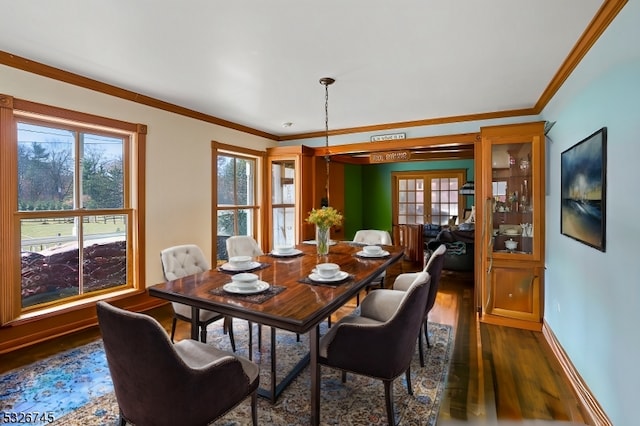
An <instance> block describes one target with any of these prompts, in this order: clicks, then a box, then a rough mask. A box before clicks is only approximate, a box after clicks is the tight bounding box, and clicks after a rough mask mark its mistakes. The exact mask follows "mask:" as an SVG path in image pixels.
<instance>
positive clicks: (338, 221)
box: [307, 207, 342, 228]
mask: <svg viewBox="0 0 640 426" xmlns="http://www.w3.org/2000/svg"><path fill="white" fill-rule="evenodd" d="M307 222H308V223H313V224H314V225H316V226H317V227H319V228H331V227H332V226H336V225H342V215H341V214H340V213H338V211H337V210H336V209H334V208H333V207H323V208H321V209H313V210H311V212H310V213H309V217H308V218H307Z"/></svg>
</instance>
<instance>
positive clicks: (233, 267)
mask: <svg viewBox="0 0 640 426" xmlns="http://www.w3.org/2000/svg"><path fill="white" fill-rule="evenodd" d="M268 266H269V264H268V263H262V262H257V261H255V260H253V258H252V257H251V256H231V257H230V258H229V261H228V262H226V263H223V264H222V265H220V266H218V271H220V272H226V273H228V274H239V273H242V272H253V271H257V270H259V269H264V268H266V267H268Z"/></svg>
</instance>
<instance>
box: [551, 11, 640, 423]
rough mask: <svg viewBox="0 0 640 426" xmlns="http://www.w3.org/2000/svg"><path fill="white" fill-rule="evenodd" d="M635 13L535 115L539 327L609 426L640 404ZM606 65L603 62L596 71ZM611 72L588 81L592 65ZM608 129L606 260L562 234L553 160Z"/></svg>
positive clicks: (631, 418)
mask: <svg viewBox="0 0 640 426" xmlns="http://www.w3.org/2000/svg"><path fill="white" fill-rule="evenodd" d="M639 28H640V4H639V2H638V1H635V2H633V1H632V2H629V3H628V4H627V5H626V6H625V8H624V9H623V10H622V12H621V14H620V15H619V16H618V17H617V18H616V20H615V21H614V22H613V23H612V25H611V26H610V27H609V28H608V29H607V31H606V32H605V33H604V34H603V36H602V37H601V38H600V40H599V41H598V42H597V44H596V45H595V46H594V47H593V48H592V50H591V51H590V52H589V54H588V56H587V57H586V58H585V59H584V60H583V61H582V63H581V64H580V66H579V68H578V69H576V71H575V72H574V73H573V75H572V76H571V77H570V79H569V81H567V83H566V84H565V85H564V86H563V88H562V89H561V90H560V91H559V92H558V94H557V95H556V96H555V97H554V99H553V100H552V102H550V103H549V105H548V106H547V107H546V108H545V110H544V111H543V114H542V115H543V118H544V119H546V120H549V121H556V124H555V126H554V127H553V128H552V129H551V131H550V132H549V134H548V140H547V149H548V170H549V172H548V179H549V182H548V188H549V190H548V195H547V200H546V205H547V212H546V213H547V214H546V253H547V261H546V263H547V271H546V274H545V280H546V283H545V320H546V322H547V323H548V324H549V326H550V328H551V330H552V331H553V333H554V334H555V335H556V337H557V338H558V340H559V342H560V344H561V345H562V347H563V348H564V350H565V351H566V352H567V354H568V355H569V357H570V359H571V361H572V363H573V364H574V366H575V367H576V368H577V370H578V371H579V373H580V375H581V376H582V378H583V379H584V381H585V382H586V384H587V386H588V387H589V389H590V390H591V392H592V393H593V395H594V396H595V397H596V399H597V400H598V402H599V403H600V405H601V406H602V407H603V408H604V410H605V412H606V413H607V415H608V416H609V417H610V419H611V420H612V423H613V424H614V425H616V426H624V425H635V424H637V422H638V417H639V414H638V401H637V399H638V398H637V397H638V395H639V394H640V391H639V386H640V368H638V358H639V357H640V332H639V331H638V329H637V328H638V327H637V326H638V325H639V324H640V256H639V254H640V215H639V214H638V213H639V212H640V192H639V191H638V190H637V188H638V182H640V57H638V56H640V55H635V59H634V58H633V57H632V58H631V60H628V59H627V60H625V61H624V62H623V63H619V62H620V60H618V57H619V55H620V54H621V52H627V53H628V52H630V51H631V50H632V49H633V50H635V51H636V52H638V51H639V50H638V48H637V47H636V45H637V43H639V42H640V30H639ZM602 61H605V62H602ZM595 63H605V64H611V66H610V67H609V69H608V70H607V72H606V73H604V74H602V75H595V74H593V73H592V72H591V71H590V64H595ZM604 126H606V127H607V131H608V146H607V157H608V158H607V187H606V188H607V195H606V222H607V229H606V252H605V253H602V252H600V251H598V250H595V249H593V248H591V247H588V246H586V245H584V244H581V243H579V242H577V241H575V240H573V239H570V238H568V237H565V236H563V235H561V234H560V154H561V153H562V151H564V150H566V149H567V148H569V147H571V146H572V145H574V144H575V143H577V142H579V141H580V140H582V139H583V138H585V137H587V136H589V135H590V134H591V133H593V132H594V131H596V130H598V129H600V128H601V127H604Z"/></svg>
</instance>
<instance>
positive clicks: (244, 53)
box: [0, 0, 602, 136]
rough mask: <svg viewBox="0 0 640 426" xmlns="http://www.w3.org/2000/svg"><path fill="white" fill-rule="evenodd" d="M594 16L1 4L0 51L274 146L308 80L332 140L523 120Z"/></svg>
mask: <svg viewBox="0 0 640 426" xmlns="http://www.w3.org/2000/svg"><path fill="white" fill-rule="evenodd" d="M601 4H602V0H535V1H533V0H483V1H478V0H457V1H446V0H440V1H437V0H395V1H390V0H348V1H347V0H327V1H322V2H317V1H316V2H312V1H309V0H297V1H296V0H268V1H265V0H244V1H243V0H238V1H230V0H188V1H187V0H183V1H175V0H136V1H131V0H110V1H95V0H65V1H47V2H39V1H35V0H22V1H16V0H0V10H2V13H1V14H0V50H2V51H5V52H8V53H11V54H14V55H18V56H21V57H24V58H27V59H30V60H33V61H37V62H41V63H44V64H47V65H50V66H53V67H56V68H60V69H63V70H66V71H70V72H72V73H76V74H79V75H82V76H86V77H89V78H92V79H95V80H99V81H102V82H105V83H109V84H112V85H115V86H118V87H121V88H124V89H128V90H130V91H133V92H136V93H140V94H143V95H146V96H150V97H153V98H156V99H159V100H162V101H166V102H169V103H172V104H176V105H179V106H182V107H186V108H189V109H192V110H195V111H198V112H202V113H205V114H209V115H212V116H215V117H218V118H221V119H224V120H228V121H231V122H233V123H237V124H240V125H243V126H247V127H250V128H253V129H257V130H260V131H263V132H267V133H269V134H272V135H276V136H286V135H291V134H301V133H308V132H318V131H323V130H324V126H325V122H324V86H322V85H321V84H320V83H319V82H318V80H319V79H320V78H321V77H333V78H335V79H336V83H335V84H334V85H332V86H330V87H329V112H330V117H329V127H330V128H331V129H332V130H333V129H344V128H352V127H362V126H371V125H379V124H391V123H398V122H406V121H414V120H426V119H432V118H441V117H451V116H459V115H466V114H478V113H487V112H494V111H503V110H512V109H520V108H532V107H533V106H534V105H535V104H536V102H537V101H538V99H539V98H540V96H541V94H542V93H543V92H544V90H545V89H546V87H547V85H548V84H549V83H550V82H551V80H552V79H553V77H554V75H555V74H556V72H557V71H558V68H559V67H560V65H561V64H562V62H563V61H564V59H565V58H566V57H567V55H568V54H569V52H570V50H571V49H572V47H573V46H574V45H575V43H576V41H577V40H578V39H579V38H580V36H581V35H582V32H583V31H584V30H585V28H586V27H587V25H588V24H589V22H590V20H591V19H592V18H593V16H594V15H595V14H596V12H597V10H598V9H599V7H600V6H601ZM285 122H292V123H293V125H292V126H291V127H290V128H284V127H283V123H285Z"/></svg>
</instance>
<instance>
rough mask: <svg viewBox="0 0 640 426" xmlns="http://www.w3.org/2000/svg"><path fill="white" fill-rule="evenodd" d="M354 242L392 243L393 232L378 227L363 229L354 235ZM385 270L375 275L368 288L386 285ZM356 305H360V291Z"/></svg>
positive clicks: (367, 243) (369, 243)
mask: <svg viewBox="0 0 640 426" xmlns="http://www.w3.org/2000/svg"><path fill="white" fill-rule="evenodd" d="M353 242H354V243H359V244H366V245H391V244H393V242H392V240H391V234H389V232H387V231H382V230H378V229H361V230H359V231H357V232H356V234H355V235H354V236H353ZM385 275H386V272H385V271H382V273H381V274H380V275H378V276H377V277H375V278H374V279H373V281H371V283H370V284H369V285H368V286H367V290H368V289H369V288H370V287H373V286H379V287H380V288H383V287H384V277H385ZM356 305H360V293H358V294H357V295H356Z"/></svg>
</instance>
